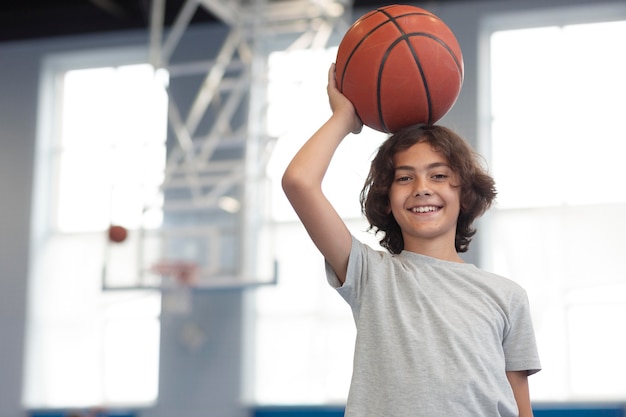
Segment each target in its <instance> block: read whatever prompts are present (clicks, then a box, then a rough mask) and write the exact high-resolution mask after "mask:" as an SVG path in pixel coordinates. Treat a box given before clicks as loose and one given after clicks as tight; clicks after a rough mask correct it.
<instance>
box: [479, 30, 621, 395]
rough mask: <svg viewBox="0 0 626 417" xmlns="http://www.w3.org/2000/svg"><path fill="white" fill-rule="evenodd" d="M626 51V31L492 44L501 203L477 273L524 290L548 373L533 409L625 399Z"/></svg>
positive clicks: (513, 35) (535, 380) (522, 35)
mask: <svg viewBox="0 0 626 417" xmlns="http://www.w3.org/2000/svg"><path fill="white" fill-rule="evenodd" d="M623 39H626V21H622V22H608V23H602V24H579V25H570V26H565V27H560V28H559V27H544V28H534V29H524V30H512V31H502V32H496V33H494V34H493V36H492V38H491V54H490V56H491V75H492V78H491V90H490V91H491V106H492V116H493V120H492V125H491V158H492V162H491V166H492V169H493V172H494V176H495V179H496V184H497V187H498V191H499V194H498V202H497V205H496V207H495V208H494V209H493V210H492V212H491V213H490V214H489V215H488V216H487V220H488V227H486V229H485V230H486V231H487V234H488V239H487V240H488V243H487V245H486V249H485V250H484V253H483V254H482V258H483V259H482V262H483V264H484V266H485V267H486V268H488V269H491V270H493V271H494V272H496V273H498V274H501V275H504V276H507V277H509V278H512V279H514V280H516V281H518V282H520V283H521V284H522V285H523V286H524V287H525V288H526V289H527V290H528V293H529V296H530V299H531V307H532V312H533V318H534V322H535V328H536V333H537V338H538V344H539V350H540V355H541V359H542V363H543V365H544V370H542V371H541V372H540V373H539V374H537V375H536V376H533V377H532V378H531V387H532V390H531V392H532V394H533V397H534V399H537V400H546V401H555V400H581V401H583V400H608V399H619V398H623V397H624V395H626V388H625V387H624V386H623V384H619V383H618V382H617V381H615V379H614V377H613V375H615V374H619V373H620V370H617V369H616V368H615V366H616V364H618V363H621V362H623V361H622V356H623V353H622V352H623V350H624V343H625V339H624V338H623V337H622V336H621V335H620V332H619V331H616V330H615V329H617V328H621V327H620V326H621V321H620V320H621V317H623V316H624V314H625V313H624V312H625V311H626V310H625V308H626V278H624V274H623V273H622V268H621V265H620V264H619V263H618V260H619V259H621V257H622V254H623V253H624V252H625V251H626V243H625V242H624V239H623V231H624V230H626V223H625V222H624V220H623V218H624V216H623V213H624V211H625V210H626V188H625V187H622V186H620V184H621V181H622V179H623V178H626V165H625V164H624V163H623V161H621V159H623V158H622V157H621V155H623V153H624V151H625V150H626V145H624V144H625V143H626V136H625V134H624V133H623V129H622V127H621V126H620V125H621V124H622V123H621V120H620V118H623V117H624V114H623V104H622V102H623V97H624V96H625V95H626V79H625V78H624V77H623V75H622V73H623V68H624V65H625V64H626V61H625V60H626V56H625V55H624V54H621V53H617V52H616V51H618V50H621V49H623V45H622V46H620V45H621V43H622V40H623ZM618 68H621V69H618ZM600 356H601V357H602V358H599V357H600ZM621 372H623V370H621Z"/></svg>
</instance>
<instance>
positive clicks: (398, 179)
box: [396, 175, 411, 182]
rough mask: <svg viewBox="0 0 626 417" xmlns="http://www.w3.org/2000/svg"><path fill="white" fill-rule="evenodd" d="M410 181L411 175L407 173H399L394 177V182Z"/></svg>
mask: <svg viewBox="0 0 626 417" xmlns="http://www.w3.org/2000/svg"><path fill="white" fill-rule="evenodd" d="M407 181H411V177H410V176H409V175H399V176H397V177H396V182H407Z"/></svg>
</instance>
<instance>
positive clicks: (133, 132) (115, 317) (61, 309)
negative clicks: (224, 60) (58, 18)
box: [24, 61, 167, 407]
mask: <svg viewBox="0 0 626 417" xmlns="http://www.w3.org/2000/svg"><path fill="white" fill-rule="evenodd" d="M55 63H56V65H53V66H52V67H54V68H55V69H54V70H51V69H48V70H49V71H57V72H55V73H54V76H53V77H50V78H53V79H61V80H62V82H61V83H57V85H54V86H53V85H44V86H42V88H43V89H49V90H50V91H53V94H54V95H55V100H54V101H55V103H59V104H60V108H58V109H55V111H56V113H58V115H59V117H58V119H57V120H51V121H49V122H48V121H47V122H46V123H47V124H49V125H51V126H54V127H55V128H54V129H51V132H53V133H55V134H56V136H52V137H49V138H40V140H44V141H45V142H46V145H47V146H42V147H43V148H45V149H51V151H52V152H50V153H49V154H48V157H49V160H47V161H42V164H41V166H39V167H37V169H38V170H44V169H46V168H47V167H51V170H50V171H45V172H44V175H43V176H45V177H46V178H51V179H53V181H51V183H50V184H48V185H49V187H50V189H48V190H45V192H46V194H49V195H51V196H52V198H51V201H49V202H48V201H46V203H45V204H49V205H50V206H51V207H52V209H49V208H48V206H46V207H37V208H36V210H39V211H43V212H45V213H46V214H47V216H42V217H46V218H47V220H48V223H47V224H45V225H43V226H42V227H43V228H44V229H45V230H41V231H38V233H36V235H37V236H42V240H41V241H40V242H35V244H34V247H35V248H37V251H36V252H35V255H34V267H33V271H32V275H31V288H32V289H33V291H31V294H30V295H29V321H28V330H27V332H28V340H27V354H26V357H27V359H26V361H27V364H26V376H25V389H24V403H25V404H26V405H27V406H29V407H86V406H93V405H112V404H122V403H123V404H125V405H129V404H130V405H134V404H136V405H146V404H150V403H153V402H154V401H155V400H156V397H157V392H158V391H157V390H158V355H159V314H160V305H161V304H160V301H161V296H160V294H159V293H157V292H145V291H144V292H141V291H115V292H104V291H103V290H102V281H101V280H102V275H103V266H104V264H105V260H106V257H107V256H110V255H111V254H112V253H115V254H119V255H120V256H119V257H118V258H119V259H118V264H119V263H121V262H123V263H124V265H125V266H127V268H126V269H124V271H125V272H127V271H129V270H130V271H131V272H132V273H134V274H138V273H139V267H138V265H139V263H138V259H139V258H138V256H137V250H136V246H137V245H136V244H135V243H137V242H138V241H139V240H138V239H137V237H136V236H134V235H132V230H136V229H138V228H139V227H140V226H143V227H146V226H148V227H158V226H159V225H160V222H161V219H162V211H161V210H160V207H161V206H160V204H159V203H162V196H161V194H160V191H159V185H160V184H161V182H162V180H163V175H164V169H165V159H166V158H165V157H166V150H165V136H166V127H167V94H166V92H165V89H164V88H163V84H164V83H165V82H166V81H167V80H166V77H165V76H164V74H160V73H157V74H155V73H154V71H153V69H152V67H151V66H150V65H147V64H140V65H129V66H122V67H116V68H113V67H105V68H93V69H81V70H69V71H65V72H64V71H60V70H58V69H57V68H59V67H63V65H59V63H58V62H56V61H55ZM53 113H54V112H53ZM152 202H156V204H150V203H152ZM148 205H149V206H150V207H151V208H152V209H151V210H150V211H149V216H148V215H146V213H145V212H144V208H145V207H146V206H148ZM111 223H116V224H121V225H124V226H125V227H127V228H128V229H130V230H131V235H130V236H129V238H128V239H127V241H126V243H125V244H128V245H129V246H123V245H117V246H116V247H115V248H111V247H109V246H107V239H106V234H105V230H106V229H107V227H108V226H109V224H111ZM129 242H133V244H130V243H129ZM133 267H135V268H134V269H133ZM116 278H121V279H126V280H128V279H129V278H130V279H131V280H132V279H133V278H135V277H127V276H126V275H123V276H121V277H119V276H116Z"/></svg>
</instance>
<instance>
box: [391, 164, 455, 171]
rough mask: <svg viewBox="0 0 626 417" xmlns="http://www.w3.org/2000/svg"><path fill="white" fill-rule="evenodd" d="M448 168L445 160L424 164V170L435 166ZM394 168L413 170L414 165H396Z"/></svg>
mask: <svg viewBox="0 0 626 417" xmlns="http://www.w3.org/2000/svg"><path fill="white" fill-rule="evenodd" d="M441 167H444V168H448V169H452V168H450V165H448V164H446V163H445V162H433V163H432V164H428V165H427V166H426V170H430V169H435V168H441ZM394 170H396V171H415V167H414V166H412V165H399V166H397V167H394Z"/></svg>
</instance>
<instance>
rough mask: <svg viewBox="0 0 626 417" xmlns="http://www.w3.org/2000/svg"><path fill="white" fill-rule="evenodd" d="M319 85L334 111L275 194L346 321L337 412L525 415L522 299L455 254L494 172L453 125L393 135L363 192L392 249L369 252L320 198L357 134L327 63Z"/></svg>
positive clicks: (525, 314)
mask: <svg viewBox="0 0 626 417" xmlns="http://www.w3.org/2000/svg"><path fill="white" fill-rule="evenodd" d="M327 91H328V96H329V100H330V105H331V109H332V110H333V114H332V116H331V117H330V119H329V120H328V121H327V122H326V123H325V124H324V125H322V127H320V129H319V130H318V131H317V132H316V133H315V134H314V135H313V136H312V137H311V138H310V139H309V140H308V141H307V142H306V143H305V144H304V146H303V147H302V148H301V149H300V151H299V152H298V153H297V154H296V155H295V157H294V158H293V160H292V162H291V163H290V165H289V166H288V167H287V170H286V171H285V174H284V176H283V188H284V190H285V193H286V195H287V197H288V199H289V201H290V202H291V204H292V205H293V207H294V209H295V211H296V212H297V214H298V216H299V217H300V219H301V221H302V223H303V224H304V226H305V228H306V230H307V232H308V233H309V235H310V237H311V239H312V240H313V242H314V243H315V245H316V246H317V248H318V249H319V250H320V252H321V253H322V255H323V256H324V258H325V261H326V266H327V268H326V270H327V276H328V280H329V282H330V284H331V285H333V286H334V287H335V288H337V291H339V293H340V294H341V295H342V297H343V298H344V299H345V300H346V301H347V302H348V303H349V305H350V306H351V308H352V312H353V315H354V319H355V323H356V327H357V340H356V345H355V354H354V370H353V376H352V382H351V386H350V393H349V395H348V403H347V405H346V416H358V417H364V416H372V417H380V416H393V417H402V416H427V417H434V416H442V417H444V416H445V417H450V416H455V417H458V416H481V417H486V416H507V417H508V416H520V417H528V416H532V409H531V405H530V399H529V392H528V380H527V377H528V375H530V374H532V373H534V372H537V371H538V370H539V369H540V364H539V359H538V356H537V351H536V346H535V339H534V334H533V329H532V323H531V320H530V314H529V307H528V301H527V298H526V293H525V291H524V290H523V289H522V288H520V287H519V286H518V285H517V284H515V283H513V282H512V281H510V280H507V279H504V278H501V277H498V276H496V275H493V274H490V273H487V272H485V271H481V270H479V269H478V268H476V267H475V266H473V265H470V264H465V263H464V262H463V260H462V259H461V257H460V256H459V252H464V251H466V250H467V247H468V245H469V243H470V241H471V237H472V236H473V234H474V233H475V230H474V229H473V227H472V222H473V221H474V220H475V219H476V218H477V217H478V216H480V215H482V214H483V212H484V211H485V210H487V209H488V207H489V206H490V205H491V202H492V200H493V199H494V198H495V194H496V193H495V189H494V186H493V180H492V179H491V177H490V176H489V175H487V174H486V173H485V172H484V171H483V170H482V168H481V167H480V165H479V163H478V162H477V159H476V157H475V155H474V154H473V152H472V151H471V149H470V148H469V146H467V144H466V143H465V142H464V141H463V140H462V139H461V138H459V137H458V136H457V135H456V134H454V133H453V132H451V131H450V130H448V129H446V128H444V127H440V126H414V127H411V128H407V129H404V130H402V131H400V132H397V133H396V134H394V135H393V136H392V137H391V138H389V139H387V141H385V143H383V145H382V146H381V147H380V149H379V151H378V153H377V155H376V157H375V158H374V160H373V162H372V166H371V169H370V173H369V176H368V179H367V181H366V183H365V186H364V188H363V190H362V192H361V204H362V208H363V212H364V213H365V215H366V217H367V219H368V221H369V222H370V228H371V229H372V230H374V231H375V232H379V233H381V234H383V238H382V240H381V245H382V246H383V247H385V248H386V249H387V250H388V251H389V253H386V252H379V251H374V250H373V249H371V248H369V247H367V246H366V245H363V244H362V243H360V242H359V241H357V240H356V239H354V238H353V237H352V235H351V234H350V232H349V230H348V229H347V227H346V225H345V224H344V222H343V221H342V219H341V218H340V217H339V215H338V214H337V212H336V211H335V210H334V208H333V207H332V205H331V204H330V202H329V201H328V200H327V199H326V197H325V196H324V194H323V192H322V187H321V184H322V179H323V178H324V175H325V172H326V169H327V168H328V165H329V164H330V161H331V159H332V157H333V154H334V152H335V150H336V149H337V147H338V146H339V144H340V143H341V141H342V140H343V138H344V137H345V136H347V135H348V133H350V132H353V133H358V132H360V130H361V128H362V124H361V122H360V120H359V119H358V117H357V115H356V113H355V111H354V107H353V106H352V104H351V103H350V101H349V100H348V99H347V98H346V97H345V96H343V95H342V94H341V93H340V92H339V90H338V89H337V88H336V85H335V76H334V66H331V69H330V71H329V78H328V88H327Z"/></svg>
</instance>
